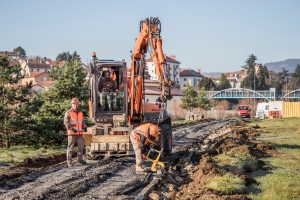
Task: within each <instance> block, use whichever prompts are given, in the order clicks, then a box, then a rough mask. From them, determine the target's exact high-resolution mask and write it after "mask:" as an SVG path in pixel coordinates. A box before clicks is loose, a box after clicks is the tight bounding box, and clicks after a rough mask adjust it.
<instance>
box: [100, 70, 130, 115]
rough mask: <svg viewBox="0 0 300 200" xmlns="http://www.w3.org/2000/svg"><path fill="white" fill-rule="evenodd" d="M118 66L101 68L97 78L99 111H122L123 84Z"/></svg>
mask: <svg viewBox="0 0 300 200" xmlns="http://www.w3.org/2000/svg"><path fill="white" fill-rule="evenodd" d="M122 70H123V68H122V67H120V66H111V67H102V68H100V70H99V76H98V95H99V104H98V109H99V110H100V111H109V112H111V111H124V82H123V79H122V78H120V75H122Z"/></svg>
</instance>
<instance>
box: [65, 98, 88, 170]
mask: <svg viewBox="0 0 300 200" xmlns="http://www.w3.org/2000/svg"><path fill="white" fill-rule="evenodd" d="M71 104H72V106H71V109H70V110H68V111H67V112H66V114H65V117H64V124H65V126H66V129H67V134H68V149H67V163H68V167H72V166H73V163H72V152H73V147H74V144H75V143H76V142H77V145H78V151H77V162H79V163H80V164H82V165H85V164H86V161H85V160H83V159H82V154H83V148H84V140H83V132H87V126H86V124H85V121H84V116H83V113H82V111H80V110H79V108H78V106H79V100H78V99H77V98H73V99H72V100H71Z"/></svg>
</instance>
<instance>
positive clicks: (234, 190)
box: [205, 174, 246, 194]
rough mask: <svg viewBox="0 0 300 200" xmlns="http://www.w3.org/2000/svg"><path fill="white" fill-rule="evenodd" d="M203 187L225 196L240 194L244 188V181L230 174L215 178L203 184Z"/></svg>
mask: <svg viewBox="0 0 300 200" xmlns="http://www.w3.org/2000/svg"><path fill="white" fill-rule="evenodd" d="M205 187H206V188H210V189H213V190H217V191H220V192H222V193H225V194H241V193H243V192H244V190H245V187H246V186H245V183H244V180H242V179H240V178H239V177H237V176H234V175H232V174H226V175H224V176H215V177H214V178H212V179H211V180H209V181H208V182H207V183H206V184H205Z"/></svg>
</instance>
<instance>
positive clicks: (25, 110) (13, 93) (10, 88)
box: [0, 54, 91, 148]
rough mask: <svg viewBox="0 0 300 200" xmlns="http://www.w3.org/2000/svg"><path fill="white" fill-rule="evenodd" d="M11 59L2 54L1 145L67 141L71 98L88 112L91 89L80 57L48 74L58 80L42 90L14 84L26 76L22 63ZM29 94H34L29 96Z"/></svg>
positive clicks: (49, 143) (39, 144)
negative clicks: (67, 118)
mask: <svg viewBox="0 0 300 200" xmlns="http://www.w3.org/2000/svg"><path fill="white" fill-rule="evenodd" d="M72 58H74V56H72ZM9 63H10V59H9V56H8V54H6V56H3V57H2V58H0V120H1V125H0V145H2V146H5V147H7V148H9V147H10V146H11V145H30V146H35V147H41V146H43V147H52V146H56V145H62V144H66V142H67V141H66V138H67V137H66V129H65V126H64V124H63V117H64V113H65V112H66V111H67V110H68V109H70V107H71V105H70V101H71V99H72V98H74V97H77V98H79V100H80V108H81V109H82V111H83V112H84V114H85V116H88V105H87V100H88V98H89V90H88V83H87V81H86V80H85V77H86V74H85V72H84V70H83V68H82V67H81V65H80V64H81V62H80V59H78V57H77V59H69V60H67V62H66V64H65V65H64V66H62V67H58V66H55V67H54V68H53V71H52V72H51V73H50V74H49V76H50V77H51V78H52V79H53V80H56V83H55V84H54V86H53V87H52V88H50V89H49V90H48V91H44V92H41V93H36V92H31V90H32V84H31V83H30V84H26V86H19V87H15V86H14V85H16V83H17V82H18V81H19V80H20V79H22V78H23V76H21V66H20V65H19V64H17V65H14V66H10V65H9ZM29 95H33V97H31V98H28V96H29ZM86 121H87V123H88V124H91V122H90V121H89V120H88V119H86Z"/></svg>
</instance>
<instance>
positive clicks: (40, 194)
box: [0, 120, 235, 200]
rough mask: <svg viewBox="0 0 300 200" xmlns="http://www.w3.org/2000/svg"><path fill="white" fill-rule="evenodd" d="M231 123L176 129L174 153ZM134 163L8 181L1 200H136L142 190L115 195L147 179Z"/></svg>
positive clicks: (103, 163) (92, 164)
mask: <svg viewBox="0 0 300 200" xmlns="http://www.w3.org/2000/svg"><path fill="white" fill-rule="evenodd" d="M231 121H235V120H222V121H210V122H199V124H196V125H191V126H186V127H181V128H179V129H177V130H173V150H172V151H173V152H174V153H176V152H178V151H181V150H182V149H183V148H186V147H187V146H189V145H191V144H193V143H194V142H199V141H202V140H203V139H204V138H205V137H207V136H208V135H209V134H211V133H212V132H213V131H214V130H215V129H218V128H221V127H223V126H225V125H226V124H227V123H229V122H231ZM166 159H167V158H166ZM168 162H171V161H170V160H169V161H168V160H166V163H168ZM134 163H135V159H134V157H123V158H107V159H103V160H100V161H90V160H89V161H87V165H85V166H82V165H76V166H74V167H73V168H67V166H66V164H63V165H59V166H57V167H54V168H50V169H47V170H44V171H40V172H34V173H32V174H29V175H27V176H24V177H23V178H22V181H18V182H15V181H14V180H11V181H8V182H7V183H6V184H5V185H4V186H2V187H1V188H0V199H26V200H27V199H133V198H134V196H135V195H136V194H138V192H139V191H140V190H141V189H140V190H137V191H135V192H134V193H132V194H131V195H129V196H123V197H122V196H119V197H116V196H113V195H114V194H116V191H120V190H122V189H124V188H127V187H129V186H131V185H134V184H136V183H139V182H140V181H141V180H143V179H144V175H135V166H134ZM147 165H148V166H150V165H151V163H147Z"/></svg>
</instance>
